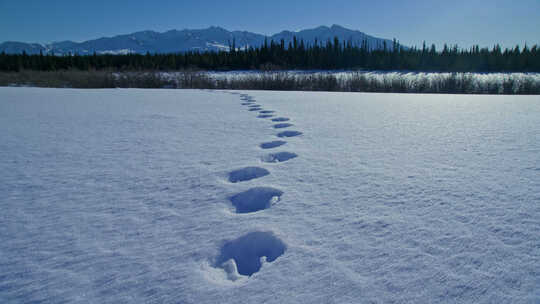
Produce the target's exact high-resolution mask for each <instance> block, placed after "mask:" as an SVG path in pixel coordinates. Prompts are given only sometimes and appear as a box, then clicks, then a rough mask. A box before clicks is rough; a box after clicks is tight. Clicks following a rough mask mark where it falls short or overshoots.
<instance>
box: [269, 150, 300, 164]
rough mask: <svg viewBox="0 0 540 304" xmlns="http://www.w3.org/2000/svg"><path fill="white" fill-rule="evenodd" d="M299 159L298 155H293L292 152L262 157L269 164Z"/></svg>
mask: <svg viewBox="0 0 540 304" xmlns="http://www.w3.org/2000/svg"><path fill="white" fill-rule="evenodd" d="M295 157H298V154H296V153H292V152H278V153H270V154H266V155H265V156H263V157H262V161H263V162H267V163H277V162H284V161H288V160H289V159H291V158H295Z"/></svg>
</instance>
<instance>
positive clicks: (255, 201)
mask: <svg viewBox="0 0 540 304" xmlns="http://www.w3.org/2000/svg"><path fill="white" fill-rule="evenodd" d="M282 194H283V191H280V190H278V189H274V188H270V187H255V188H251V189H249V190H247V191H244V192H240V193H238V194H236V195H234V196H232V197H231V198H230V201H231V203H232V204H233V206H234V207H236V213H249V212H255V211H259V210H263V209H268V208H270V206H271V205H272V204H275V203H277V202H278V201H279V199H280V197H281V195H282Z"/></svg>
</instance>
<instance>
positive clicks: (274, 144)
mask: <svg viewBox="0 0 540 304" xmlns="http://www.w3.org/2000/svg"><path fill="white" fill-rule="evenodd" d="M286 143H287V142H286V141H283V140H274V141H269V142H265V143H262V144H260V145H259V147H261V148H262V149H272V148H276V147H279V146H283V145H284V144H286Z"/></svg>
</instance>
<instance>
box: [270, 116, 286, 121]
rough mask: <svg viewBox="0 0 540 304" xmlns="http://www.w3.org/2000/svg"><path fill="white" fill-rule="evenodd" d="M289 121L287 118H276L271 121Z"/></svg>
mask: <svg viewBox="0 0 540 304" xmlns="http://www.w3.org/2000/svg"><path fill="white" fill-rule="evenodd" d="M289 120H290V119H289V118H287V117H276V118H274V119H272V121H289Z"/></svg>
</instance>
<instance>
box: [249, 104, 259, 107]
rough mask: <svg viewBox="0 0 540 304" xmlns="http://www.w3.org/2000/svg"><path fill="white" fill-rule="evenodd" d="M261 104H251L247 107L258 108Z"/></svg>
mask: <svg viewBox="0 0 540 304" xmlns="http://www.w3.org/2000/svg"><path fill="white" fill-rule="evenodd" d="M260 107H261V105H258V104H251V105H249V106H248V108H260Z"/></svg>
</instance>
